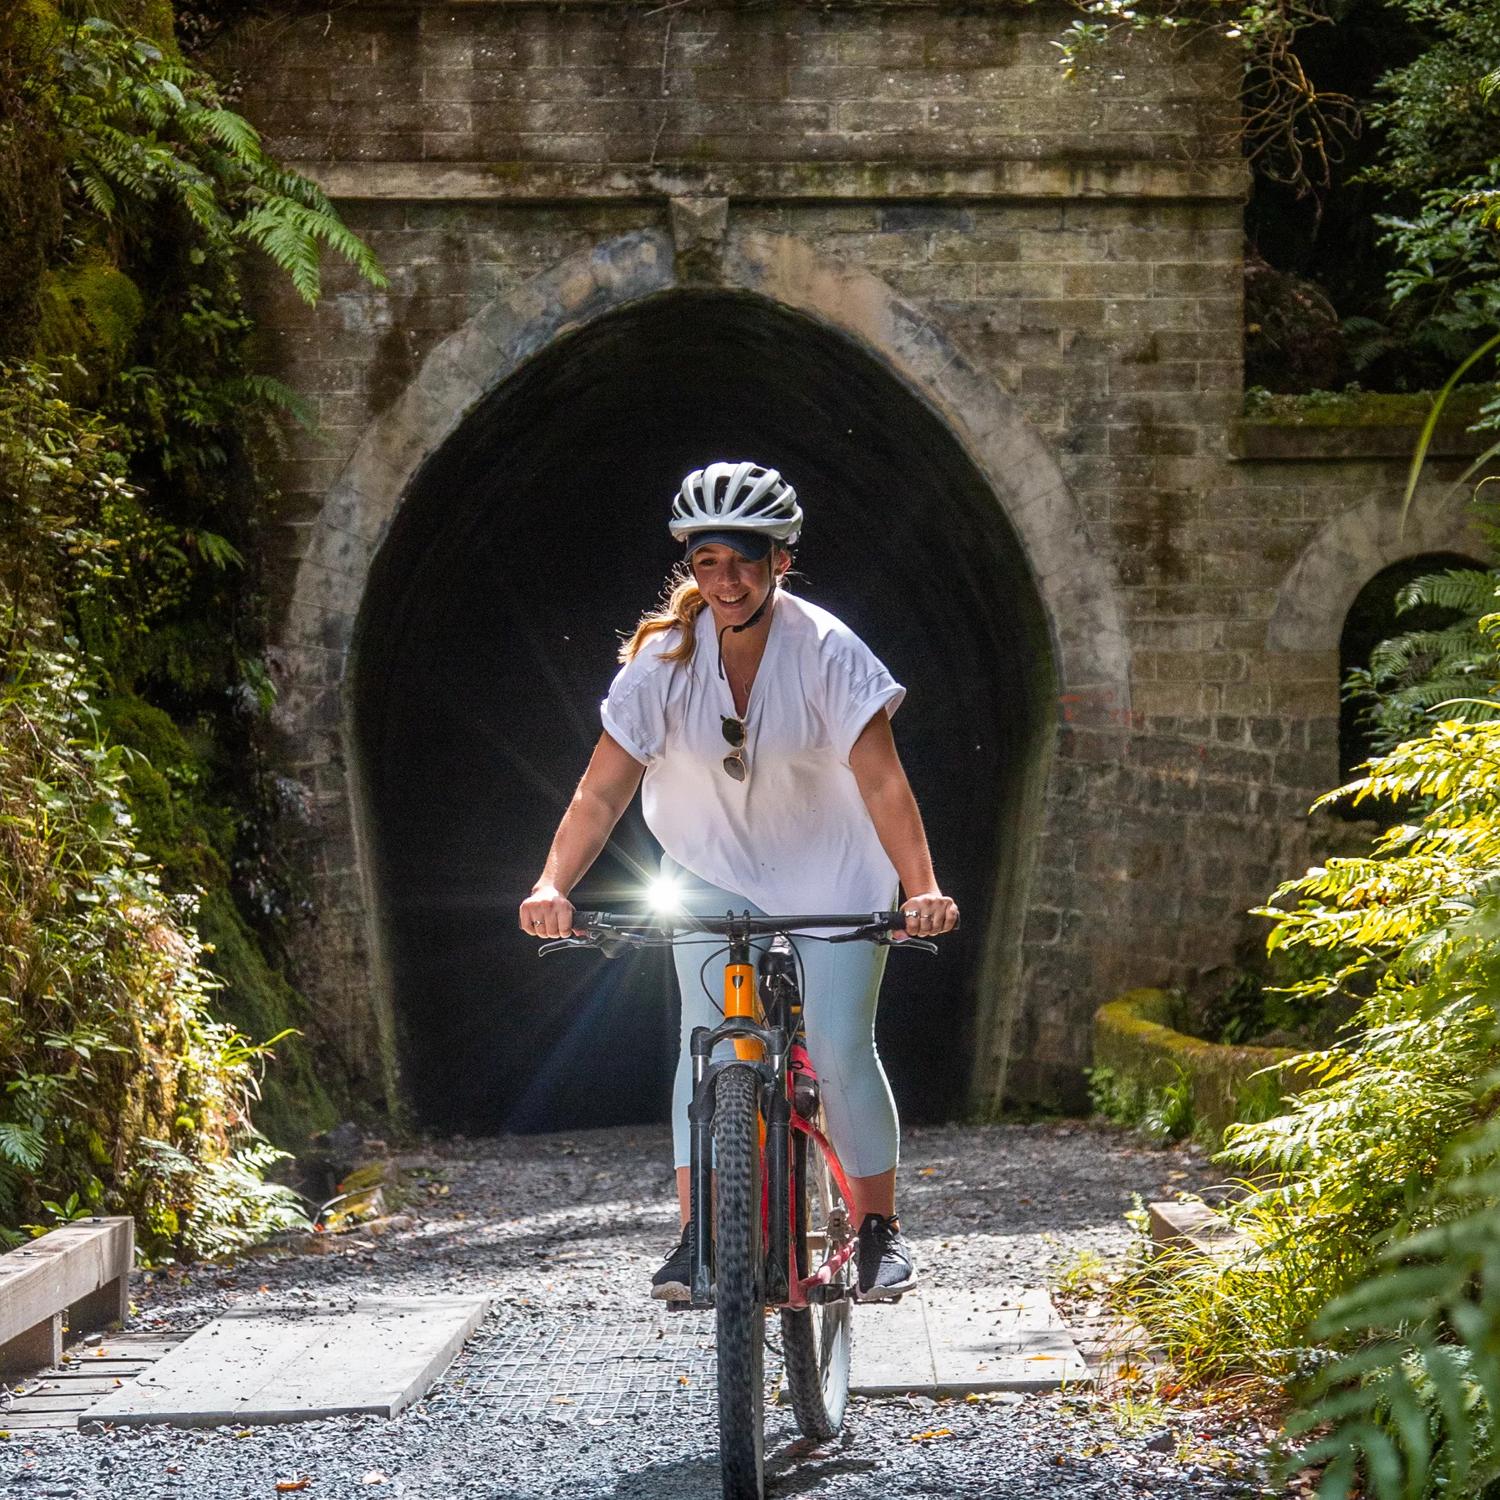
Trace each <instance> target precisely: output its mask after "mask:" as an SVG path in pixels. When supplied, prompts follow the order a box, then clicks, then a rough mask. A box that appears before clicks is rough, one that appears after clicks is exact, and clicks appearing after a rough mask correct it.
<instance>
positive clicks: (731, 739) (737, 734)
mask: <svg viewBox="0 0 1500 1500" xmlns="http://www.w3.org/2000/svg"><path fill="white" fill-rule="evenodd" d="M719 728H720V729H721V730H722V731H723V733H724V739H725V741H726V742H727V743H728V744H729V745H731V746H732V747H733V748H732V749H731V750H730V752H729V754H728V755H726V756H725V757H724V759H723V761H721V762H720V764H721V765H722V766H723V767H724V770H725V771H726V772H727V773H728V774H729V775H730V776H732V777H733V778H734V779H735V780H736V781H743V780H744V779H745V778H746V777H747V776H748V775H749V774H750V768H749V766H747V765H746V764H745V721H744V720H743V719H732V718H730V717H729V715H728V714H720V715H719Z"/></svg>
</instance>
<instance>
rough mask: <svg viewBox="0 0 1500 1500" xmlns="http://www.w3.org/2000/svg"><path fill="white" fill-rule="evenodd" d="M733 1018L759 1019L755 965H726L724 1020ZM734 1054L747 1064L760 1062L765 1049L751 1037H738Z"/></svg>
mask: <svg viewBox="0 0 1500 1500" xmlns="http://www.w3.org/2000/svg"><path fill="white" fill-rule="evenodd" d="M732 1018H737V1019H740V1020H748V1021H754V1020H755V1019H757V1017H756V1004H755V965H754V964H736V963H727V964H725V965H724V1019H725V1020H726V1021H727V1020H730V1019H732ZM734 1052H735V1056H736V1057H742V1058H744V1060H745V1061H746V1062H759V1061H760V1060H761V1058H762V1056H764V1053H765V1049H764V1048H763V1047H762V1046H761V1044H760V1043H759V1042H757V1041H753V1040H752V1039H751V1038H749V1037H738V1038H736V1039H735V1043H734Z"/></svg>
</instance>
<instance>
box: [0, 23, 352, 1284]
mask: <svg viewBox="0 0 1500 1500" xmlns="http://www.w3.org/2000/svg"><path fill="white" fill-rule="evenodd" d="M99 12H102V13H99ZM99 12H96V11H94V10H92V9H89V8H87V7H85V6H79V5H74V4H72V3H65V4H63V5H61V6H53V5H50V4H48V3H46V0H28V3H27V4H25V5H21V6H17V7H11V8H9V9H8V10H7V11H6V14H5V15H4V17H0V224H3V225H4V226H5V228H4V231H3V235H4V238H5V243H4V247H3V248H5V249H6V250H7V251H9V252H11V253H9V254H7V255H6V256H5V257H4V259H3V263H0V310H3V311H4V312H5V313H6V314H7V316H5V317H4V318H0V360H3V361H4V362H3V363H0V482H3V488H4V496H5V504H4V507H3V508H0V928H3V930H4V933H5V959H4V966H3V972H4V975H5V990H4V993H3V994H0V1055H3V1058H4V1064H5V1069H4V1074H3V1076H4V1077H5V1079H6V1092H5V1095H4V1098H3V1101H0V1233H10V1234H14V1233H15V1232H17V1231H18V1229H19V1228H20V1226H22V1225H27V1224H36V1223H43V1224H44V1223H45V1222H47V1220H48V1219H49V1217H50V1218H53V1219H56V1218H66V1217H70V1216H73V1215H74V1214H76V1213H79V1212H85V1211H93V1210H96V1209H98V1208H100V1207H108V1208H110V1209H111V1210H114V1211H118V1210H121V1209H125V1210H128V1211H130V1212H132V1213H133V1214H135V1215H136V1217H137V1219H138V1222H139V1223H140V1225H141V1228H142V1238H143V1241H144V1243H145V1244H146V1246H147V1248H148V1250H149V1252H150V1253H152V1254H153V1255H157V1256H165V1255H168V1254H176V1253H189V1254H205V1253H213V1252H216V1251H219V1250H223V1249H226V1248H232V1247H233V1246H235V1245H237V1244H240V1243H244V1242H245V1241H247V1240H249V1239H253V1238H256V1237H258V1236H261V1235H263V1234H264V1233H265V1232H266V1231H267V1230H268V1229H271V1228H275V1227H277V1226H278V1225H280V1224H283V1223H286V1222H288V1221H290V1220H291V1219H293V1218H295V1217H296V1216H297V1214H298V1210H297V1207H296V1203H295V1199H294V1198H293V1197H292V1195H290V1194H289V1193H288V1192H287V1191H286V1190H285V1189H282V1188H278V1187H275V1186H274V1185H272V1184H269V1183H267V1182H266V1181H265V1172H266V1170H267V1168H268V1167H270V1166H271V1165H272V1164H273V1163H274V1161H275V1160H276V1159H277V1158H278V1157H279V1156H281V1155H283V1154H284V1153H282V1152H281V1151H279V1150H277V1149H276V1148H275V1147H273V1146H271V1145H270V1144H269V1143H268V1141H267V1140H266V1139H265V1138H264V1137H263V1136H261V1135H260V1134H259V1133H258V1131H257V1129H256V1127H255V1125H254V1124H253V1123H252V1121H251V1117H250V1109H251V1106H252V1104H253V1105H254V1106H255V1108H256V1114H257V1118H258V1120H260V1121H261V1122H262V1123H264V1122H265V1121H267V1120H269V1121H270V1122H272V1123H273V1126H274V1127H275V1128H276V1129H277V1132H278V1134H279V1135H280V1136H281V1137H282V1138H283V1139H286V1140H289V1141H295V1140H296V1139H298V1138H299V1137H300V1136H302V1135H305V1134H306V1133H307V1132H308V1131H310V1130H312V1129H316V1128H318V1126H319V1125H323V1124H328V1123H331V1120H332V1118H333V1111H334V1109H335V1107H336V1106H335V1102H334V1097H333V1095H332V1094H331V1093H330V1088H331V1087H332V1088H336V1086H337V1083H336V1079H335V1080H332V1081H330V1080H329V1079H328V1078H326V1077H321V1076H320V1075H319V1072H318V1070H316V1069H315V1068H313V1066H312V1064H311V1058H310V1056H309V1054H308V1051H307V1048H306V1046H305V1045H304V1044H303V1043H302V1042H301V1039H300V1038H299V1036H298V1035H297V1032H298V1030H299V1028H300V1026H301V1025H302V1024H303V1023H304V1021H305V1006H304V1003H303V1002H302V1000H301V997H300V996H299V995H297V993H296V991H295V990H294V989H293V988H292V987H291V985H290V984H289V983H288V982H287V980H286V978H285V977H284V975H283V974H282V972H281V960H280V957H279V945H280V940H281V939H280V934H281V929H282V926H283V924H284V923H285V922H286V921H288V920H289V919H290V918H291V917H292V916H293V915H294V914H295V912H296V910H297V908H298V902H299V897H298V890H297V883H296V877H295V870H294V868H293V866H292V864H291V863H290V862H289V860H288V858H287V856H286V855H285V854H284V853H283V852H282V849H283V846H284V833H285V820H286V819H287V818H288V817H289V816H290V817H293V818H295V816H296V813H297V804H296V801H295V799H293V798H289V797H288V796H287V795H286V792H285V789H284V788H283V787H282V785H281V784H280V783H279V782H278V780H277V778H276V777H275V775H274V774H273V772H272V771H271V770H270V768H269V762H268V757H267V755H266V753H265V750H264V740H265V727H264V726H265V714H266V711H267V709H268V708H269V706H270V704H271V702H272V699H273V696H274V695H273V693H272V689H271V685H270V677H269V675H268V673H267V671H266V668H265V665H264V662H263V641H264V619H263V606H262V602H261V601H262V589H261V582H260V578H259V575H258V572H257V566H258V565H257V562H256V559H257V557H258V556H259V553H260V549H259V547H258V545H257V544H258V539H259V535H260V530H261V528H262V526H263V525H264V524H265V522H266V520H267V518H268V517H269V516H270V515H271V513H272V512H273V510H274V506H275V502H276V496H275V494H274V491H273V490H272V489H271V487H270V486H269V485H268V484H267V482H266V480H265V478H264V474H263V469H262V465H261V461H260V455H261V453H262V452H263V451H264V449H265V447H266V445H267V444H268V443H270V442H274V440H275V434H276V426H277V423H278V421H279V420H280V418H281V415H282V414H283V413H284V412H285V411H286V410H288V409H289V408H290V409H293V410H295V409H296V402H295V398H293V397H292V395H291V393H290V392H287V391H285V390H283V389H281V388H280V387H278V386H277V385H276V384H275V383H274V382H272V381H269V380H267V379H265V378H264V377H261V376H258V375H256V374H255V373H254V372H253V369H252V368H251V366H250V364H249V361H248V354H247V350H248V346H249V339H250V336H251V334H252V332H253V329H252V325H251V320H250V317H249V315H248V312H247V310H246V307H245V304H244V301H243V297H242V294H241V289H240V267H241V264H242V262H243V260H244V258H245V256H246V255H247V254H259V253H264V254H266V255H268V256H269V257H270V259H271V260H272V261H273V262H274V263H275V264H276V265H277V266H278V267H279V268H280V269H281V270H282V271H283V272H284V273H285V274H286V275H287V276H289V277H290V278H291V280H292V282H293V284H294V285H295V286H296V288H297V289H298V291H299V292H300V293H301V294H302V295H303V296H304V297H306V298H307V299H309V300H312V299H314V298H316V296H317V295H318V292H319V264H320V259H321V257H322V256H323V255H324V254H325V253H327V252H329V251H333V252H335V253H338V254H341V255H344V256H346V257H347V258H348V259H350V260H351V261H353V262H354V264H355V265H356V266H357V267H358V268H359V269H360V270H361V271H362V272H363V273H364V274H365V275H366V276H367V277H369V278H370V279H371V280H375V281H378V280H379V279H380V277H379V270H378V268H377V267H376V266H375V265H374V263H373V261H372V259H371V258H370V256H369V253H368V251H367V250H366V249H365V247H364V246H363V245H362V244H361V243H360V242H359V241H358V240H357V239H356V238H355V237H354V236H352V235H351V234H350V233H349V232H348V230H347V229H346V228H345V227H344V226H343V224H342V223H341V222H340V221H339V219H338V216H337V214H336V213H335V212H334V210H333V209H332V207H331V206H330V205H329V204H328V202H327V200H326V199H325V198H324V197H323V195H322V194H321V192H320V191H319V190H318V189H317V188H316V187H315V186H314V185H313V184H311V183H309V182H306V181H304V180H303V179H301V178H298V177H296V176H295V175H293V174H289V173H286V172H285V171H283V170H282V169H281V168H280V167H279V166H277V164H276V163H275V162H274V161H272V160H271V159H270V158H269V157H268V156H267V155H266V154H265V152H264V149H263V147H262V145H261V142H260V140H259V137H258V136H257V135H256V133H255V131H254V130H253V129H252V128H251V126H250V125H249V123H248V122H247V121H245V120H243V119H242V118H241V117H240V116H238V115H237V114H235V113H233V112H232V111H231V110H230V109H228V108H227V107H226V105H225V102H224V100H223V98H222V96H221V94H220V92H219V90H218V88H217V86H216V85H215V83H214V82H213V80H212V79H211V78H210V77H209V76H208V75H207V74H206V73H204V72H203V71H202V69H201V68H199V67H197V66H196V65H195V64H193V63H192V62H191V61H190V60H189V59H188V58H186V57H185V56H184V54H183V52H182V51H181V49H180V48H179V46H178V44H177V41H176V39H175V37H174V36H173V32H172V15H171V12H170V10H169V9H167V8H166V7H165V6H164V5H159V4H150V3H145V0H114V3H111V4H109V5H108V6H105V5H103V4H101V6H100V7H99ZM38 164H41V165H40V168H39V167H38ZM273 1045H274V1046H275V1048H276V1051H277V1053H278V1062H277V1066H276V1068H275V1069H274V1070H273V1071H272V1072H271V1073H270V1074H269V1075H268V1076H265V1069H266V1063H267V1059H268V1057H269V1052H268V1048H270V1047H271V1046H273ZM263 1081H264V1083H265V1085H266V1089H267V1097H266V1098H265V1099H262V1098H261V1097H260V1096H261V1089H262V1083H263Z"/></svg>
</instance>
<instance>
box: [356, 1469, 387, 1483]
mask: <svg viewBox="0 0 1500 1500" xmlns="http://www.w3.org/2000/svg"><path fill="white" fill-rule="evenodd" d="M389 1478H390V1475H389V1474H382V1473H381V1472H380V1470H379V1469H371V1470H370V1471H369V1473H367V1474H361V1475H360V1476H359V1482H360V1483H361V1484H384V1483H385V1482H386V1481H387V1480H388V1479H389Z"/></svg>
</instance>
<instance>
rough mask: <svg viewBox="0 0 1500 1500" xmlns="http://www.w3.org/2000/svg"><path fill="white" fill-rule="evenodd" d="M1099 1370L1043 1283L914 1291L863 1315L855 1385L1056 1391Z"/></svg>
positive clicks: (877, 1389) (868, 1391)
mask: <svg viewBox="0 0 1500 1500" xmlns="http://www.w3.org/2000/svg"><path fill="white" fill-rule="evenodd" d="M1090 1380H1091V1377H1090V1374H1089V1370H1088V1367H1087V1365H1086V1364H1085V1363H1084V1359H1083V1356H1082V1354H1080V1353H1079V1351H1078V1347H1077V1345H1076V1344H1074V1342H1073V1339H1072V1337H1071V1336H1070V1335H1069V1333H1068V1330H1067V1328H1066V1327H1065V1326H1064V1324H1063V1320H1062V1319H1061V1318H1060V1317H1059V1316H1058V1313H1057V1309H1056V1308H1055V1307H1053V1305H1052V1299H1051V1298H1050V1297H1049V1296H1048V1295H1047V1293H1046V1292H1045V1291H1043V1290H1042V1289H1041V1288H1039V1287H1031V1288H1021V1287H996V1288H989V1289H986V1290H982V1291H962V1290H955V1289H948V1290H937V1291H925V1292H923V1291H918V1292H911V1293H908V1294H907V1295H906V1296H905V1297H903V1298H902V1299H901V1301H900V1302H898V1303H894V1304H891V1305H888V1306H884V1307H880V1306H876V1307H862V1308H860V1309H859V1312H858V1316H857V1317H856V1319H855V1335H854V1359H853V1363H852V1367H851V1369H850V1373H849V1389H850V1390H851V1391H852V1392H853V1393H854V1394H855V1395H857V1396H901V1395H917V1396H964V1395H968V1394H969V1393H970V1392H974V1391H1055V1390H1058V1389H1060V1388H1062V1387H1064V1386H1084V1385H1087V1384H1089V1383H1090Z"/></svg>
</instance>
